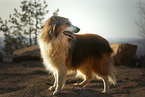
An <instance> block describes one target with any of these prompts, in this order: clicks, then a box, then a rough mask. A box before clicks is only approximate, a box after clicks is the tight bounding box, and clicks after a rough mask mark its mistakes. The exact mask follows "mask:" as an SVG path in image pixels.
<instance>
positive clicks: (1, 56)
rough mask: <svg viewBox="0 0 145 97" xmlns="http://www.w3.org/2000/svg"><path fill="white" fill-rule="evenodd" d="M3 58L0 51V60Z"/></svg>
mask: <svg viewBox="0 0 145 97" xmlns="http://www.w3.org/2000/svg"><path fill="white" fill-rule="evenodd" d="M2 60H3V55H2V53H0V61H2Z"/></svg>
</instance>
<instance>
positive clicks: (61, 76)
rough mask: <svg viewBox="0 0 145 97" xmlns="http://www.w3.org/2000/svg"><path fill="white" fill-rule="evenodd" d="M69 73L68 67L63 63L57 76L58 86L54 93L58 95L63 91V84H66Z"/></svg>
mask: <svg viewBox="0 0 145 97" xmlns="http://www.w3.org/2000/svg"><path fill="white" fill-rule="evenodd" d="M66 74H67V68H66V66H65V65H61V67H60V68H58V72H57V74H56V75H57V76H56V88H55V91H54V92H53V95H57V94H59V93H60V92H61V89H62V86H63V85H64V82H65V78H66Z"/></svg>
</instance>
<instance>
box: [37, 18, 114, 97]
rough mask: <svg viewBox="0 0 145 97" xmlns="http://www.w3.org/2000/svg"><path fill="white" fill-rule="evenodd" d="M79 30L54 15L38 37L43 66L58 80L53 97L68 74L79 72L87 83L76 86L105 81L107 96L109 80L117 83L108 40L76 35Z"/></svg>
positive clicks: (53, 88)
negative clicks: (96, 79) (100, 80)
mask: <svg viewBox="0 0 145 97" xmlns="http://www.w3.org/2000/svg"><path fill="white" fill-rule="evenodd" d="M79 30H80V29H79V28H78V27H76V26H73V25H72V24H71V22H70V21H69V20H68V19H67V18H63V17H59V16H52V17H51V18H50V19H48V21H47V22H46V23H45V25H44V27H43V30H42V33H41V35H40V38H39V46H40V50H41V55H42V58H43V62H44V65H45V67H46V69H47V70H49V71H50V72H51V73H52V74H53V75H54V78H55V82H54V85H53V86H51V87H50V88H49V89H50V90H55V91H54V93H53V95H55V94H59V93H60V92H61V89H62V86H63V85H64V83H65V78H66V74H67V72H69V71H73V70H74V71H80V72H81V73H82V74H83V75H84V81H83V82H81V83H78V84H75V86H82V87H83V86H85V85H86V84H87V83H88V82H89V81H90V80H91V79H92V77H93V76H100V77H101V78H102V80H103V82H104V91H103V92H104V93H106V92H108V91H109V83H108V80H109V81H110V82H111V83H113V84H115V83H116V79H115V76H114V74H113V71H112V70H113V59H112V57H111V53H112V52H113V51H112V49H111V48H110V45H109V43H108V41H107V40H106V39H104V38H103V37H101V36H99V35H95V34H83V35H78V34H74V33H76V32H79Z"/></svg>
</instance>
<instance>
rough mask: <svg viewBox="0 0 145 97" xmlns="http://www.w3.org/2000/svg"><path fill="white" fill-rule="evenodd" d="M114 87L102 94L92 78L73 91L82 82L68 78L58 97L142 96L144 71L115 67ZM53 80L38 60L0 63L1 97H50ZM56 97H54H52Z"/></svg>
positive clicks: (101, 83)
mask: <svg viewBox="0 0 145 97" xmlns="http://www.w3.org/2000/svg"><path fill="white" fill-rule="evenodd" d="M115 75H116V78H117V85H116V86H113V85H111V86H110V93H109V94H102V93H101V91H102V90H103V82H102V81H100V80H97V79H93V80H92V81H91V82H90V83H89V84H88V85H87V87H86V88H85V89H83V88H73V84H74V83H76V82H80V81H81V79H79V78H75V77H74V75H68V77H67V81H66V86H65V88H64V89H63V91H62V94H61V95H59V96H58V97H74V96H75V97H145V93H144V92H145V68H129V67H116V70H115ZM53 81H54V79H53V77H52V75H50V74H49V73H47V72H46V71H45V69H44V67H43V65H42V62H41V61H36V60H35V61H34V60H33V61H32V60H29V61H22V62H19V63H11V64H8V63H3V62H1V63H0V97H52V92H51V91H49V90H48V87H50V86H51V85H52V84H53ZM53 97H55V96H53Z"/></svg>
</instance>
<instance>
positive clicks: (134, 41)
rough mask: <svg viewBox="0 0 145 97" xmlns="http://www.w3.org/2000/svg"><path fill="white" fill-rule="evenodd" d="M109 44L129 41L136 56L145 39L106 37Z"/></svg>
mask: <svg viewBox="0 0 145 97" xmlns="http://www.w3.org/2000/svg"><path fill="white" fill-rule="evenodd" d="M3 40H4V38H3V37H0V52H2V47H3V46H4V43H3ZM107 40H108V41H109V43H110V44H113V43H131V44H135V45H137V46H138V49H137V53H136V54H137V56H141V55H144V54H145V39H137V38H108V39H107Z"/></svg>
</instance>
